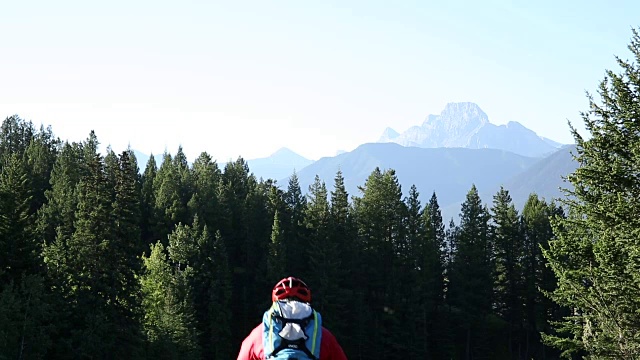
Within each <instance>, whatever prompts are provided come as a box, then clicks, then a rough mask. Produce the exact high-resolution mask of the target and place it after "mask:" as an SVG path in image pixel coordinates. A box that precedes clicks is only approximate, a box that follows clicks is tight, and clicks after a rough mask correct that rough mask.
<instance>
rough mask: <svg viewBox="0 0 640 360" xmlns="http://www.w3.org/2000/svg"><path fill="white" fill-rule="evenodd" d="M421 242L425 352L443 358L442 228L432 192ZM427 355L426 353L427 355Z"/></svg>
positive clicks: (446, 330)
mask: <svg viewBox="0 0 640 360" xmlns="http://www.w3.org/2000/svg"><path fill="white" fill-rule="evenodd" d="M422 223H423V224H424V225H423V226H424V237H423V244H422V246H420V250H419V251H416V253H417V254H419V256H420V257H419V260H420V262H419V264H420V268H421V271H420V274H421V276H420V277H419V280H418V284H420V285H419V287H421V288H422V296H423V316H425V317H426V318H423V319H422V323H423V331H426V333H427V338H428V339H427V340H428V342H429V343H428V345H429V354H430V355H431V357H433V358H444V357H446V355H445V354H446V353H447V352H448V351H449V347H450V346H451V344H450V343H451V339H450V336H451V334H450V331H451V330H450V326H451V325H450V322H449V321H447V319H446V316H445V308H444V301H445V290H446V287H445V273H446V266H447V264H446V262H447V254H446V231H445V226H444V223H443V221H442V213H441V211H440V205H439V204H438V198H437V196H436V193H435V192H434V193H433V194H432V195H431V198H430V199H429V203H428V204H427V205H426V207H425V209H424V211H423V213H422ZM429 354H427V355H429Z"/></svg>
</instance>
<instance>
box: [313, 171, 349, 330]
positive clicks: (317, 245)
mask: <svg viewBox="0 0 640 360" xmlns="http://www.w3.org/2000/svg"><path fill="white" fill-rule="evenodd" d="M329 221H330V206H329V200H328V191H327V187H326V185H325V183H324V182H323V181H321V180H320V177H319V176H318V175H316V177H315V179H314V182H313V184H312V185H310V186H309V194H308V195H307V208H306V212H305V224H306V228H307V232H308V236H309V248H308V250H309V259H310V260H309V264H310V265H311V268H312V269H313V273H312V274H310V276H309V280H308V281H309V283H310V284H314V285H313V290H314V293H315V294H316V297H315V298H316V300H315V301H314V307H316V308H317V309H319V310H320V311H321V312H322V314H323V317H324V319H326V321H325V323H327V324H328V325H329V326H331V324H332V322H334V321H336V320H338V317H337V316H338V315H339V314H340V311H341V310H342V309H341V308H340V307H341V304H340V303H339V301H338V300H339V299H338V298H339V296H340V282H341V275H340V272H341V269H342V263H341V259H340V248H339V244H338V243H336V242H334V241H332V240H334V239H332V238H331V237H330V236H329ZM318 295H319V296H318Z"/></svg>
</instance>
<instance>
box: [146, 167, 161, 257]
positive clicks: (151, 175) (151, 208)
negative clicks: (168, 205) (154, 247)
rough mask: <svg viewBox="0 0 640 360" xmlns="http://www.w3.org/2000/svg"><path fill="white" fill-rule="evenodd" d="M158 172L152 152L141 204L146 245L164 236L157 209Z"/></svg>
mask: <svg viewBox="0 0 640 360" xmlns="http://www.w3.org/2000/svg"><path fill="white" fill-rule="evenodd" d="M157 172H158V168H157V165H156V159H155V157H154V156H153V154H151V156H150V157H149V161H147V164H146V166H145V169H144V173H143V174H142V178H141V183H142V185H141V186H142V200H141V201H142V202H141V204H140V207H141V210H140V211H141V216H140V217H141V221H142V223H141V228H140V232H141V237H142V243H143V245H144V246H145V247H148V246H149V245H151V244H154V243H155V242H156V241H158V240H160V239H161V237H162V235H161V234H162V233H163V231H160V229H158V224H159V223H160V217H159V214H158V209H156V194H155V191H154V181H155V178H156V174H157Z"/></svg>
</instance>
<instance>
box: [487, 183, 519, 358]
mask: <svg viewBox="0 0 640 360" xmlns="http://www.w3.org/2000/svg"><path fill="white" fill-rule="evenodd" d="M491 212H492V214H491V219H492V223H491V227H490V230H491V243H492V244H493V262H494V272H495V273H494V275H493V276H494V285H493V291H494V294H493V306H494V311H496V312H497V314H498V315H500V316H501V317H502V319H504V321H505V322H506V324H507V332H506V334H507V336H506V337H507V338H506V345H507V348H508V354H509V357H510V358H511V359H521V358H522V351H523V349H522V348H521V347H520V345H521V340H522V339H521V335H522V334H521V331H522V327H523V309H522V303H523V292H524V289H523V288H524V283H523V276H524V274H523V269H522V263H523V257H524V244H523V239H522V235H521V231H520V219H519V216H518V212H517V210H516V209H515V206H514V205H513V203H512V200H511V195H509V191H507V190H505V189H504V188H503V187H500V190H499V191H498V192H497V193H496V194H495V195H494V196H493V206H492V208H491Z"/></svg>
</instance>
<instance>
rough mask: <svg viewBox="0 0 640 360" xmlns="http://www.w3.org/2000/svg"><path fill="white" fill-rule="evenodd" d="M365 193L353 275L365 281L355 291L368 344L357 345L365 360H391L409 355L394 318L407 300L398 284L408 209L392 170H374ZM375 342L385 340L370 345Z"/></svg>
mask: <svg viewBox="0 0 640 360" xmlns="http://www.w3.org/2000/svg"><path fill="white" fill-rule="evenodd" d="M361 191H362V197H356V198H354V212H355V214H356V215H355V216H356V221H357V227H358V237H359V252H360V253H361V257H360V259H357V260H356V261H357V262H358V268H357V269H356V274H355V275H356V281H358V280H360V281H361V283H360V284H359V285H356V286H357V287H358V288H359V289H358V290H359V292H360V294H359V295H360V296H361V298H360V299H359V300H356V302H358V301H362V302H363V306H365V307H368V309H369V310H370V312H369V313H368V314H362V316H363V318H362V319H360V323H361V324H366V325H365V328H367V329H368V333H369V339H364V338H360V339H358V341H362V342H363V343H362V345H361V346H364V347H365V350H364V351H365V353H364V356H365V357H370V356H374V354H378V355H379V356H382V357H391V356H392V355H391V354H393V353H406V351H407V349H406V348H405V347H406V341H404V340H401V339H399V338H400V337H402V336H403V334H404V332H403V331H402V329H399V326H400V324H401V322H400V319H401V318H402V317H403V314H402V313H396V312H397V311H402V310H404V307H403V306H402V303H403V302H405V301H407V299H406V296H408V294H407V292H405V291H402V283H401V282H398V281H396V279H398V278H400V277H401V274H402V259H404V258H406V255H405V254H404V250H405V249H406V247H405V244H406V243H405V233H404V226H403V219H404V217H405V213H406V206H405V204H404V202H403V201H402V189H401V187H400V184H399V182H398V179H397V177H396V174H395V171H394V170H386V171H384V172H382V171H381V170H380V169H379V168H376V169H375V170H374V171H373V172H372V173H371V175H370V176H369V178H368V179H367V181H366V183H365V185H364V187H361ZM374 264H375V265H374ZM364 302H366V303H367V305H364ZM371 338H373V339H384V340H383V341H380V342H377V343H370V342H369V341H370V339H371ZM405 339H406V337H405Z"/></svg>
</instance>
